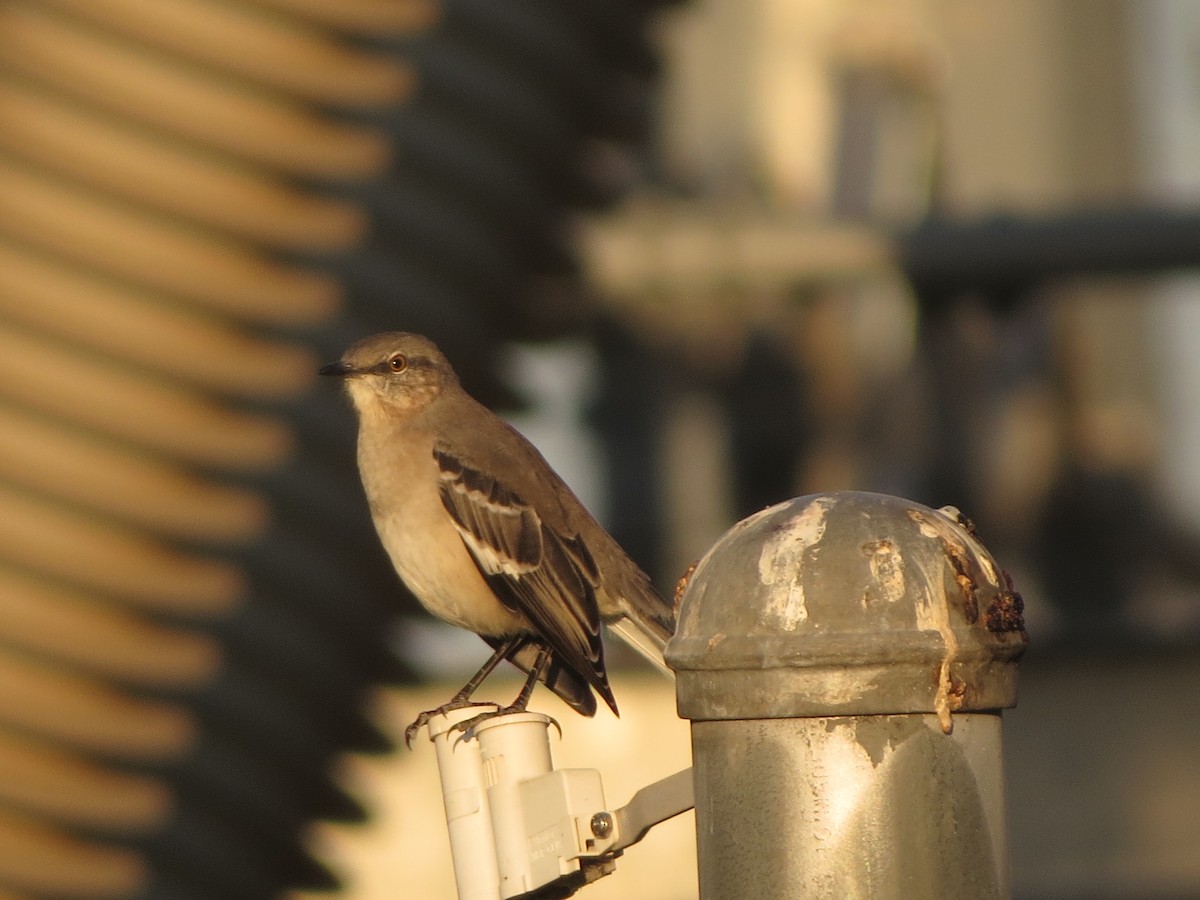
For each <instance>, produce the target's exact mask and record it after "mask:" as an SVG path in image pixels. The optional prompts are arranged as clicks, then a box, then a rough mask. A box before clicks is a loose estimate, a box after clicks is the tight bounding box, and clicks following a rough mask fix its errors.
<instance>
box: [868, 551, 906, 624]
mask: <svg viewBox="0 0 1200 900" xmlns="http://www.w3.org/2000/svg"><path fill="white" fill-rule="evenodd" d="M862 553H863V556H865V557H866V558H867V563H868V564H869V565H870V566H871V575H872V577H873V578H874V579H875V581H874V583H873V584H869V585H867V588H866V590H864V591H863V593H862V605H863V608H864V609H865V608H867V607H868V606H870V605H871V604H872V603H879V602H882V603H895V602H897V601H898V600H900V599H901V598H902V597H903V596H904V593H905V591H907V590H908V585H907V583H906V581H905V574H904V557H903V556H902V555H901V554H900V551H899V549H898V548H897V547H896V543H895V541H892V540H889V539H888V538H883V539H881V540H877V541H867V542H866V543H865V544H863V545H862Z"/></svg>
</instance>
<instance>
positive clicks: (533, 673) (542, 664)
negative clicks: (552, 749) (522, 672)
mask: <svg viewBox="0 0 1200 900" xmlns="http://www.w3.org/2000/svg"><path fill="white" fill-rule="evenodd" d="M548 665H550V651H549V650H548V649H546V648H545V647H541V648H540V649H539V650H538V655H537V659H535V660H534V663H533V665H532V666H530V667H529V677H528V678H526V679H525V684H524V685H523V686H522V687H521V693H519V694H517V699H515V700H513V702H512V703H510V704H509V705H508V706H504V707H500V708H498V709H495V710H493V711H492V712H485V713H480V714H479V715H477V716H472V717H471V718H470V719H464V720H463V721H462V722H457V723H455V724H454V726H453V727H452V728H451V729H450V730H451V731H461V732H462V733H463V734H464V735H467V736H469V735H470V733H471V729H473V728H475V727H476V726H477V725H479V724H480V723H481V722H486V721H487V720H488V719H494V718H495V717H496V716H505V715H508V714H509V713H518V712H525V708H526V707H527V706H529V698H530V697H532V696H533V689H534V687H536V686H537V683H538V679H540V678H541V677H542V675H543V674H544V673H545V671H546V667H547V666H548ZM550 721H552V722H553V721H554V720H553V719H551V720H550ZM554 727H555V728H558V723H557V722H554ZM561 732H562V729H561V728H559V733H561Z"/></svg>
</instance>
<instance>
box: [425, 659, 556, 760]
mask: <svg viewBox="0 0 1200 900" xmlns="http://www.w3.org/2000/svg"><path fill="white" fill-rule="evenodd" d="M526 640H527V638H526V637H525V636H524V635H518V636H516V637H511V638H508V640H506V641H504V643H502V644H501V645H500V646H499V647H497V648H496V652H495V653H493V654H492V655H491V656H490V657H488V661H487V662H485V663H484V664H483V665H482V666H480V668H479V671H478V672H476V673H475V674H474V675H472V676H471V680H470V681H468V682H467V683H466V684H464V685H463V687H462V690H460V691H459V692H458V693H457V694H455V695H454V696H453V697H451V698H450V702H449V703H444V704H442V705H441V706H439V707H438V708H437V709H427V710H425V712H423V713H421V714H420V715H419V716H417V717H416V719H414V720H413V723H412V724H411V725H409V726H408V727H407V728H405V729H404V743H405V745H407V746H408V747H409V748H411V747H412V742H413V738H414V737H416V736H417V732H418V731H420V730H421V729H422V728H424V727H425V726H426V725H428V724H429V720H430V719H432V718H433V717H434V716H440V715H444V714H445V713H448V712H450V711H451V710H455V709H464V708H465V707H468V706H496V705H497V704H495V703H487V702H483V703H479V702H472V700H471V695H472V694H474V693H475V691H477V690H478V689H479V686H480V685H481V684H483V681H484V679H485V678H487V677H488V676H489V675H491V674H492V672H494V671H495V669H496V666H498V665H500V663H501V662H502V661H503V660H505V659H507V658H508V656H509V655H510V654H513V653H516V652H517V651H518V650H520V649H521V647H522V645H523V644H524V643H525V641H526ZM532 690H533V689H532V688H530V692H532ZM522 693H524V691H522ZM525 702H526V703H528V702H529V698H528V697H526V698H525ZM471 721H474V719H472V720H471Z"/></svg>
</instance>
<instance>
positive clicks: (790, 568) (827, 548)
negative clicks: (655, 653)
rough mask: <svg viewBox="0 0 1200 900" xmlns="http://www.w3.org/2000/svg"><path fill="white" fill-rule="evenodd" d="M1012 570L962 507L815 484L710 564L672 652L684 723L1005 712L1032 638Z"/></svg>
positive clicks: (760, 518)
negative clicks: (820, 490)
mask: <svg viewBox="0 0 1200 900" xmlns="http://www.w3.org/2000/svg"><path fill="white" fill-rule="evenodd" d="M1021 611H1022V602H1021V597H1020V595H1019V594H1017V593H1016V592H1015V591H1014V590H1013V588H1012V584H1011V582H1010V581H1009V578H1008V576H1007V574H1006V573H1005V572H1004V571H1003V570H1002V569H1001V568H1000V567H999V566H998V565H997V564H996V561H995V560H994V559H993V558H992V556H991V554H990V553H988V551H987V550H986V549H984V547H983V545H982V544H980V543H979V541H978V540H977V539H976V537H975V535H974V533H973V530H972V527H971V525H970V523H969V522H968V521H967V520H966V519H965V518H964V517H963V516H962V515H961V514H960V513H959V512H958V510H956V509H954V508H953V507H944V508H943V509H940V510H933V509H930V508H928V507H925V506H921V505H919V504H916V503H912V502H909V501H907V500H901V499H899V498H896V497H889V496H885V495H882V494H868V493H858V492H850V491H846V492H838V493H829V494H814V495H810V496H807V497H800V498H797V499H795V500H789V501H787V502H785V503H780V504H778V505H777V506H772V507H770V508H769V509H765V510H763V511H762V512H759V513H756V514H755V515H753V516H750V517H749V518H747V519H744V520H742V521H741V522H739V523H738V524H737V525H735V526H734V527H733V528H731V529H730V530H729V531H727V532H726V533H725V534H724V536H722V538H721V539H720V540H719V541H717V543H716V544H715V545H714V546H713V547H712V549H711V550H709V552H708V553H707V554H706V555H705V556H704V558H703V559H702V560H700V562H699V564H698V565H697V566H696V569H695V571H694V572H693V573H692V575H691V578H690V580H689V581H688V583H687V585H686V587H685V588H684V591H683V597H682V602H681V607H680V613H679V625H678V628H677V629H676V632H675V636H674V637H673V638H671V640H670V642H669V643H668V644H667V648H666V659H667V663H668V664H669V665H670V666H671V668H672V669H674V670H675V673H676V693H677V698H678V705H679V712H680V715H682V716H684V717H685V718H689V719H755V718H782V717H793V716H848V715H888V714H902V713H922V712H930V713H937V714H938V716H939V719H940V720H941V723H942V727H943V728H945V729H946V730H949V728H950V724H951V718H950V717H951V713H953V712H958V711H968V710H995V709H1001V708H1003V707H1008V706H1012V705H1014V704H1015V702H1016V683H1017V671H1016V659H1017V658H1018V657H1019V656H1020V655H1021V653H1022V651H1023V650H1024V649H1025V646H1026V644H1027V643H1028V640H1029V639H1028V636H1027V635H1026V633H1025V626H1024V621H1023V619H1022V615H1021Z"/></svg>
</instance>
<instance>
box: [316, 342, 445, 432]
mask: <svg viewBox="0 0 1200 900" xmlns="http://www.w3.org/2000/svg"><path fill="white" fill-rule="evenodd" d="M320 373H321V374H322V375H329V376H333V377H336V378H341V379H342V381H343V383H344V384H345V385H346V390H347V391H348V392H349V394H350V399H351V400H352V401H353V402H354V406H355V409H357V410H358V413H359V415H360V416H363V417H368V416H372V415H376V414H391V415H395V414H396V413H401V414H403V415H405V416H408V415H412V414H413V413H416V412H418V411H419V410H421V409H423V408H425V407H426V406H428V405H429V404H430V403H432V402H433V401H434V400H435V399H436V398H437V397H438V395H439V394H441V392H442V391H443V390H444V389H445V388H446V386H447V385H451V384H457V382H458V377H457V376H456V375H455V374H454V369H453V368H451V366H450V363H449V362H448V361H447V360H446V357H445V356H443V355H442V351H440V350H439V349H438V348H437V345H436V344H434V343H433V341H431V340H429V338H427V337H422V336H421V335H419V334H409V333H407V332H404V331H389V332H385V333H383V334H376V335H372V336H371V337H368V338H363V339H362V340H361V341H358V342H357V343H355V344H352V345H351V346H350V348H349V349H347V350H346V352H345V353H343V354H342V358H341V359H339V360H338V361H337V362H335V363H329V365H326V366H322V367H321V369H320Z"/></svg>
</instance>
